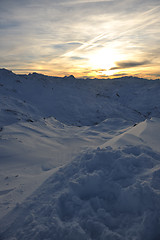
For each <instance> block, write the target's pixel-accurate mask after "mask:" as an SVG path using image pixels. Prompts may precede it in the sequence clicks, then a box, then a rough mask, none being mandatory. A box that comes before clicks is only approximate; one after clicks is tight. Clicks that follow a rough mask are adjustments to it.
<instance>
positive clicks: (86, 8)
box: [0, 0, 160, 79]
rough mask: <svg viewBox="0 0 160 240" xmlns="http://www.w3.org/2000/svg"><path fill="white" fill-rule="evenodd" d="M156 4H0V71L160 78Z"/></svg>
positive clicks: (51, 0)
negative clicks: (0, 68) (2, 69)
mask: <svg viewBox="0 0 160 240" xmlns="http://www.w3.org/2000/svg"><path fill="white" fill-rule="evenodd" d="M159 10H160V3H159V1H158V0H153V1H149V0H146V1H137V0H130V1H128V0H123V1H121V2H119V1H118V0H99V1H98V0H97V1H96V0H74V1H73V0H59V1H58V0H47V1H45V2H43V1H42V0H28V1H23V0H22V1H20V0H14V1H11V0H2V1H1V9H0V14H1V24H0V34H1V40H0V43H1V44H0V46H1V47H0V54H1V59H0V66H1V67H2V68H6V69H9V70H11V71H13V72H15V73H16V74H28V73H30V72H37V73H41V74H44V75H47V76H57V77H64V76H68V75H74V76H75V77H76V78H91V79H92V78H97V79H108V78H118V77H124V76H133V77H139V78H146V79H158V78H159V76H160V71H159V66H160V54H159V53H160V48H159V39H160V16H159Z"/></svg>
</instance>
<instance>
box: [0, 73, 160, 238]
mask: <svg viewBox="0 0 160 240" xmlns="http://www.w3.org/2000/svg"><path fill="white" fill-rule="evenodd" d="M159 97H160V82H159V80H156V81H149V80H145V79H138V78H132V77H131V78H120V79H114V80H96V79H95V80H82V79H81V80H78V79H74V78H73V77H68V78H64V79H63V78H56V77H47V76H43V75H40V74H30V75H23V76H20V75H19V76H18V75H15V74H14V73H12V72H10V71H8V70H5V69H2V70H0V99H1V101H0V105H1V106H0V107H1V108H0V110H1V111H0V116H1V117H0V129H1V131H0V164H1V170H0V182H1V190H0V210H1V221H0V239H14V240H15V239H34V240H35V239H39V240H42V239H45V240H47V239H66V240H72V239H82V240H83V239H87V240H90V239H102V240H103V239H107V240H108V239H111V240H116V239H126V240H128V239H131V240H141V239H148V240H158V239H160V230H159V229H160V218H159V216H160V184H159V181H160V147H159V143H160V137H159V136H160V102H159ZM14 207H15V208H14Z"/></svg>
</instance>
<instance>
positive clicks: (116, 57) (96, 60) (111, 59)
mask: <svg viewBox="0 0 160 240" xmlns="http://www.w3.org/2000/svg"><path fill="white" fill-rule="evenodd" d="M121 58H122V57H121V55H120V54H119V53H117V52H116V51H115V50H114V49H106V48H102V49H101V50H99V51H96V52H94V53H93V54H91V55H90V56H89V64H90V66H91V68H92V69H104V70H106V71H109V69H110V68H112V67H115V66H116V64H115V62H117V61H120V60H121Z"/></svg>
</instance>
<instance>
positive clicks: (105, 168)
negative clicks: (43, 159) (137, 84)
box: [1, 145, 160, 240]
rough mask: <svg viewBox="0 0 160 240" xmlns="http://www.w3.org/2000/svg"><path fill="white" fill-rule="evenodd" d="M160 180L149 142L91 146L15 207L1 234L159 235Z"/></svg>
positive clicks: (129, 238) (68, 237) (159, 162)
mask: <svg viewBox="0 0 160 240" xmlns="http://www.w3.org/2000/svg"><path fill="white" fill-rule="evenodd" d="M159 182H160V154H159V153H156V152H153V151H152V150H151V149H150V148H149V147H145V146H142V145H140V146H131V145H130V146H125V147H123V148H121V149H117V150H114V149H112V148H111V147H106V148H103V149H100V148H97V149H96V150H92V151H88V152H86V153H84V154H83V155H81V156H79V157H78V158H77V159H76V160H74V161H73V162H72V163H70V164H68V165H66V166H65V167H63V168H61V169H59V171H58V172H57V173H55V174H53V175H52V176H51V177H50V178H49V179H48V180H47V181H46V182H45V183H44V184H43V185H42V186H41V187H40V188H39V189H38V190H37V191H36V192H35V194H33V195H32V197H30V198H29V199H28V200H27V201H26V202H24V203H23V204H22V205H21V206H17V208H16V209H15V210H14V211H13V212H12V213H11V214H10V219H12V220H13V219H15V221H14V223H12V224H11V225H10V226H9V228H7V230H6V231H5V232H4V233H3V234H2V236H1V238H2V239H17V240H18V239H21V240H23V239H34V240H40V239H45V240H49V239H56V240H61V239H64V240H72V239H73V240H75V239H78V240H84V239H86V240H90V239H97V240H98V239H100V240H106V239H107V240H108V239H111V240H120V239H123V240H124V239H126V240H133V239H135V240H141V239H145V240H153V239H154V240H158V239H160V218H159V216H160V183H159ZM13 216H14V218H13ZM8 219H9V218H8ZM10 237H14V238H10Z"/></svg>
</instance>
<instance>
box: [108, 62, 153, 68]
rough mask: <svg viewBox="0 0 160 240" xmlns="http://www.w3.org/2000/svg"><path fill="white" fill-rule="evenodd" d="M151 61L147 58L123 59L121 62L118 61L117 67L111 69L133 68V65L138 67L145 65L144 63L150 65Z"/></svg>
mask: <svg viewBox="0 0 160 240" xmlns="http://www.w3.org/2000/svg"><path fill="white" fill-rule="evenodd" d="M150 63H151V62H150V61H148V60H146V61H141V62H138V61H130V60H128V61H121V62H116V65H117V66H116V67H112V68H110V70H117V69H125V68H133V67H138V66H143V65H148V64H150Z"/></svg>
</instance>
